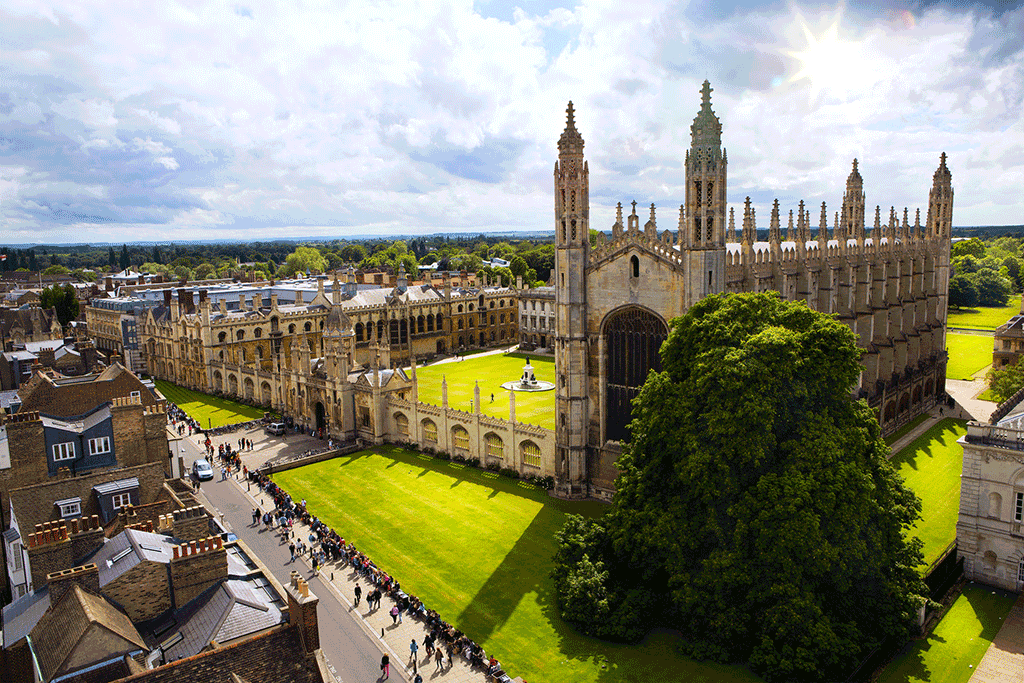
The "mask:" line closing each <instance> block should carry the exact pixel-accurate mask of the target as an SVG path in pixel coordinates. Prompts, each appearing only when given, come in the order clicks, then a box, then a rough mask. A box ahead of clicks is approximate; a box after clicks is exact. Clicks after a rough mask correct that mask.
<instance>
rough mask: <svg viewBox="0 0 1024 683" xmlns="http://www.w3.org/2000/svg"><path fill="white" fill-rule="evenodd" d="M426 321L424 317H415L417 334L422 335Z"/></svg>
mask: <svg viewBox="0 0 1024 683" xmlns="http://www.w3.org/2000/svg"><path fill="white" fill-rule="evenodd" d="M426 325H427V319H426V317H424V316H422V315H421V316H417V318H416V332H417V334H423V333H424V332H426Z"/></svg>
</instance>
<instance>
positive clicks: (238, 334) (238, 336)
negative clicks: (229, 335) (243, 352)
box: [235, 330, 245, 341]
mask: <svg viewBox="0 0 1024 683" xmlns="http://www.w3.org/2000/svg"><path fill="white" fill-rule="evenodd" d="M235 339H237V340H238V341H242V340H243V339H245V330H239V331H238V332H235Z"/></svg>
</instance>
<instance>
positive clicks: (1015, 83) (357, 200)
mask: <svg viewBox="0 0 1024 683" xmlns="http://www.w3.org/2000/svg"><path fill="white" fill-rule="evenodd" d="M531 6H532V5H531ZM491 9H493V10H494V11H495V12H503V14H499V15H497V16H498V18H495V16H484V15H482V14H481V13H480V12H482V11H490V10H491ZM506 10H507V11H506ZM709 11H710V10H709ZM702 12H704V10H702V9H701V7H700V5H694V4H691V5H688V6H686V7H682V8H680V7H679V6H678V5H676V4H672V5H669V4H664V3H660V2H643V1H642V2H640V3H639V4H638V3H636V2H634V3H630V4H623V3H620V2H614V1H613V0H580V2H578V3H576V4H574V5H569V6H566V7H555V6H550V5H549V6H545V7H544V8H543V9H538V10H536V13H531V11H530V10H529V9H522V8H518V9H512V8H505V7H498V6H497V4H496V5H495V7H493V8H492V7H489V6H488V5H487V4H486V3H485V4H484V5H474V4H473V3H471V2H470V1H469V0H457V1H452V2H447V3H443V4H440V3H429V2H422V1H421V0H394V1H393V2H391V3H389V4H387V5H382V4H380V3H377V2H371V1H370V0H352V1H351V2H346V3H343V4H324V5H316V6H298V7H296V6H293V5H287V6H275V5H256V6H252V7H250V6H248V5H245V6H243V5H217V6H214V5H199V6H195V5H192V4H185V3H181V2H175V1H173V0H172V1H171V2H167V3H157V4H149V5H145V6H140V5H138V4H133V3H129V2H103V3H100V2H87V1H80V2H76V1H71V2H67V3H62V4H61V6H60V9H59V10H51V9H50V6H49V5H47V4H44V3H36V2H32V1H31V0H26V1H24V2H16V3H14V4H12V5H8V4H6V3H5V6H4V7H3V8H2V9H0V42H3V43H4V44H5V45H6V44H9V45H11V49H10V50H8V51H4V52H3V53H0V69H5V70H7V72H8V73H10V74H11V78H10V82H11V86H10V87H9V88H7V92H6V93H0V137H5V138H11V139H24V141H25V144H24V145H22V146H21V147H16V148H14V149H15V151H13V152H11V151H10V150H9V149H8V150H6V151H7V152H8V153H9V154H8V156H9V157H10V158H9V159H7V160H6V161H7V163H9V164H10V165H11V166H17V167H21V168H26V169H28V175H29V176H31V178H32V179H31V180H27V181H26V180H18V181H17V182H8V184H7V185H5V186H3V187H4V190H3V191H4V192H5V194H4V195H3V196H4V200H5V201H4V202H3V204H2V205H0V219H2V220H7V221H11V225H12V226H13V225H15V224H16V225H17V226H24V227H25V228H26V232H25V233H23V234H26V235H28V236H29V237H28V238H27V239H37V238H38V235H40V234H46V231H48V230H51V229H52V230H59V231H60V232H61V233H62V234H63V232H65V231H66V230H67V226H66V224H62V225H59V226H58V225H57V224H56V223H54V222H53V221H54V220H55V219H54V216H55V215H59V216H65V215H70V214H69V213H68V212H71V213H74V214H75V215H78V214H81V215H83V216H97V217H102V218H103V219H104V220H110V221H112V223H110V224H106V225H105V227H104V228H103V230H104V231H105V232H111V231H116V230H117V229H118V228H117V226H118V225H121V224H122V223H121V222H120V221H123V225H124V226H125V233H124V234H125V236H131V237H133V238H139V239H143V238H147V237H157V238H159V237H166V238H168V239H171V238H175V237H178V238H187V237H189V236H191V235H192V234H194V233H193V232H192V231H191V228H193V227H196V226H203V227H204V234H206V232H205V231H206V230H207V229H208V228H210V226H214V228H213V230H214V232H216V233H217V234H218V235H220V236H248V235H251V234H252V229H253V227H259V229H260V232H261V235H263V236H272V235H274V234H282V235H284V234H310V233H312V232H314V231H317V230H323V231H330V230H337V231H347V232H356V233H365V232H371V231H372V232H376V233H379V232H380V231H382V230H383V231H387V230H392V231H401V232H417V231H434V230H470V231H471V230H483V229H489V228H501V227H504V228H520V229H524V228H525V229H547V228H549V227H550V216H551V213H550V212H551V175H550V173H551V167H552V164H553V162H554V160H555V157H556V154H557V150H556V147H555V143H556V141H557V138H558V135H559V134H560V132H561V130H562V127H563V126H564V111H565V104H566V102H567V101H568V100H569V99H572V100H573V101H574V103H575V104H576V108H577V123H578V126H579V128H580V131H581V132H582V133H583V135H584V137H585V138H586V140H587V147H586V149H587V157H588V160H589V161H590V168H591V197H592V204H593V210H592V223H593V225H594V226H595V227H598V228H603V229H607V228H608V226H609V225H610V224H611V222H612V220H613V211H614V209H613V207H614V204H615V202H616V201H619V200H622V201H623V202H627V201H629V200H631V199H633V198H636V199H637V201H638V202H639V203H640V204H641V205H647V204H649V203H650V202H651V201H655V202H657V203H658V204H659V207H660V208H659V217H661V219H662V221H663V222H664V221H666V220H668V219H667V218H666V214H667V215H669V216H672V219H671V220H670V221H669V224H670V225H671V224H674V220H675V218H674V216H675V213H676V211H677V207H678V205H679V203H680V202H681V200H682V197H683V182H684V175H683V171H682V160H683V158H684V156H685V153H686V149H687V148H688V147H689V125H690V122H691V121H692V118H693V116H694V115H695V113H696V111H697V108H698V107H699V95H698V89H699V86H700V83H701V81H703V80H704V78H709V79H710V80H711V81H712V84H713V87H714V88H715V93H714V96H713V103H714V108H715V110H716V112H717V113H718V115H719V116H720V117H721V119H722V122H723V125H724V135H723V140H724V144H725V145H726V147H727V148H728V150H729V161H730V165H729V173H730V177H729V200H730V202H731V203H732V204H734V205H736V206H739V205H740V203H741V202H742V199H743V197H744V196H746V195H747V194H750V195H751V196H752V197H754V199H755V202H756V203H757V204H758V205H759V206H758V209H759V213H760V214H761V215H762V216H764V217H767V215H768V210H767V209H768V204H769V203H770V201H771V198H772V197H775V196H778V197H779V199H780V201H781V202H782V204H783V206H784V208H786V209H788V208H790V207H792V206H795V205H796V203H797V202H798V201H799V200H800V199H805V200H807V202H808V203H809V204H811V205H820V202H821V201H823V200H824V201H827V202H828V203H829V206H833V205H835V204H837V203H838V202H839V200H840V199H841V196H842V191H843V186H844V180H845V177H846V174H847V173H848V172H849V164H850V161H851V159H852V158H853V157H854V156H856V157H858V158H859V159H860V161H861V169H862V173H863V174H864V177H865V190H866V192H867V194H868V202H869V203H879V204H882V205H883V207H885V208H886V209H887V208H888V206H890V205H895V206H898V207H902V206H903V205H907V206H911V207H913V206H923V205H924V203H925V202H926V200H927V190H928V187H929V185H930V182H931V173H932V171H933V170H934V168H935V165H936V164H937V160H938V154H939V153H940V152H942V151H947V152H948V153H949V154H950V167H951V170H952V171H953V174H954V182H955V184H956V189H957V208H956V214H955V217H954V220H955V222H956V223H957V224H982V223H994V224H1001V223H1003V224H1005V223H1020V222H1022V219H1021V214H1022V212H1021V200H1020V199H1019V192H1017V190H1016V189H1015V188H1019V186H1020V184H1021V181H1022V180H1024V178H1022V173H1024V129H1022V123H1021V111H1022V107H1021V104H1022V100H1024V85H1022V84H1024V45H1022V41H1021V39H1020V37H1019V34H1020V31H1019V30H1018V29H1020V28H1021V26H1022V19H1021V17H1024V10H1014V11H1012V12H1007V13H1005V14H1004V15H1002V16H1000V17H993V16H991V15H989V14H987V13H986V12H984V11H982V10H977V9H966V10H949V9H945V8H944V7H942V6H932V7H930V8H929V9H926V10H922V11H919V12H917V13H916V14H915V15H914V17H913V18H914V23H913V25H911V22H908V21H907V20H906V17H905V16H903V15H901V17H902V18H901V20H900V21H894V20H893V19H892V17H890V15H889V14H888V13H884V14H880V15H878V16H875V15H872V14H871V10H870V8H868V9H863V8H861V9H859V11H858V12H857V13H854V12H853V11H850V10H848V11H846V12H845V14H842V15H837V12H836V10H835V8H824V9H822V10H820V11H819V10H818V9H817V8H800V7H786V8H779V7H776V6H774V5H772V6H766V7H764V8H756V7H755V8H748V9H745V10H744V9H736V10H733V11H730V13H729V16H728V17H726V18H723V17H721V16H718V15H713V14H707V15H705V14H702ZM798 13H799V16H800V17H802V18H803V19H804V20H805V21H806V23H807V25H808V29H809V31H810V34H811V36H812V37H813V38H814V40H816V41H820V40H821V39H822V38H823V37H824V36H827V35H828V28H829V26H831V25H832V22H833V21H834V20H835V18H836V17H837V16H839V24H838V27H837V31H836V33H835V43H834V44H832V49H829V46H828V45H822V46H820V48H821V50H822V52H821V53H819V56H820V58H818V59H815V60H814V61H813V64H811V65H805V66H807V67H808V68H807V72H806V73H805V74H804V75H805V76H806V77H801V78H798V79H794V76H795V75H796V74H797V73H798V72H800V70H801V63H800V61H799V60H798V59H795V58H794V57H792V56H791V54H790V53H793V52H797V53H799V52H802V51H805V50H806V49H807V46H808V40H807V37H806V35H805V34H804V32H803V31H802V30H801V26H800V24H799V22H798V20H797V14H798ZM829 65H831V68H826V67H828V66H829ZM124 141H130V142H127V143H125V142H124ZM18 149H23V150H32V151H31V152H28V151H24V152H21V151H17V150H18ZM44 177H45V178H49V179H50V181H49V182H48V183H44V182H42V181H40V180H39V179H40V178H44ZM58 181H60V182H66V183H68V185H67V186H66V187H69V188H70V187H77V186H82V185H90V186H92V185H95V184H96V183H97V182H98V183H100V186H102V187H103V188H104V191H103V192H102V193H101V194H100V195H94V196H92V197H91V199H89V200H88V201H87V200H85V199H82V198H81V197H80V195H81V193H78V192H76V191H69V192H70V194H69V195H68V198H67V202H65V203H67V204H68V205H73V207H74V208H73V211H72V210H71V209H68V210H67V212H65V213H57V214H55V213H54V210H53V209H52V208H48V207H53V206H57V205H60V206H63V204H62V203H61V198H60V196H58V195H59V193H60V192H62V191H63V190H61V189H60V187H64V186H61V185H58V184H55V183H56V182H58ZM140 192H142V193H148V194H147V195H146V196H145V197H142V198H141V203H142V204H146V203H149V204H151V205H150V206H142V207H141V208H139V204H140ZM82 196H84V195H82ZM122 201H123V202H124V204H123V205H122V203H121V202H122ZM75 202H78V203H80V204H82V205H81V206H78V204H76V203H75ZM883 213H884V211H883ZM80 223H81V224H82V225H85V224H90V225H100V224H101V223H98V222H96V221H92V222H91V223H90V221H89V220H88V219H84V220H82V221H80ZM316 226H320V227H316ZM33 229H34V230H36V232H35V233H32V230H33ZM289 231H291V232H289ZM296 231H298V232H296Z"/></svg>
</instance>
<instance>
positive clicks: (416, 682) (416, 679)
mask: <svg viewBox="0 0 1024 683" xmlns="http://www.w3.org/2000/svg"><path fill="white" fill-rule="evenodd" d="M412 683H423V676H420V674H419V672H417V673H416V675H415V676H413V679H412Z"/></svg>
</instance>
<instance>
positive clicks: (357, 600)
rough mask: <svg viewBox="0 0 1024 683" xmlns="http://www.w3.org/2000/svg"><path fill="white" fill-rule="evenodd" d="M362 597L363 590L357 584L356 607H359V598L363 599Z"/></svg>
mask: <svg viewBox="0 0 1024 683" xmlns="http://www.w3.org/2000/svg"><path fill="white" fill-rule="evenodd" d="M362 595H363V589H362V588H361V587H360V586H359V584H358V583H357V584H356V604H355V606H356V607H359V598H361V597H362Z"/></svg>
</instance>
